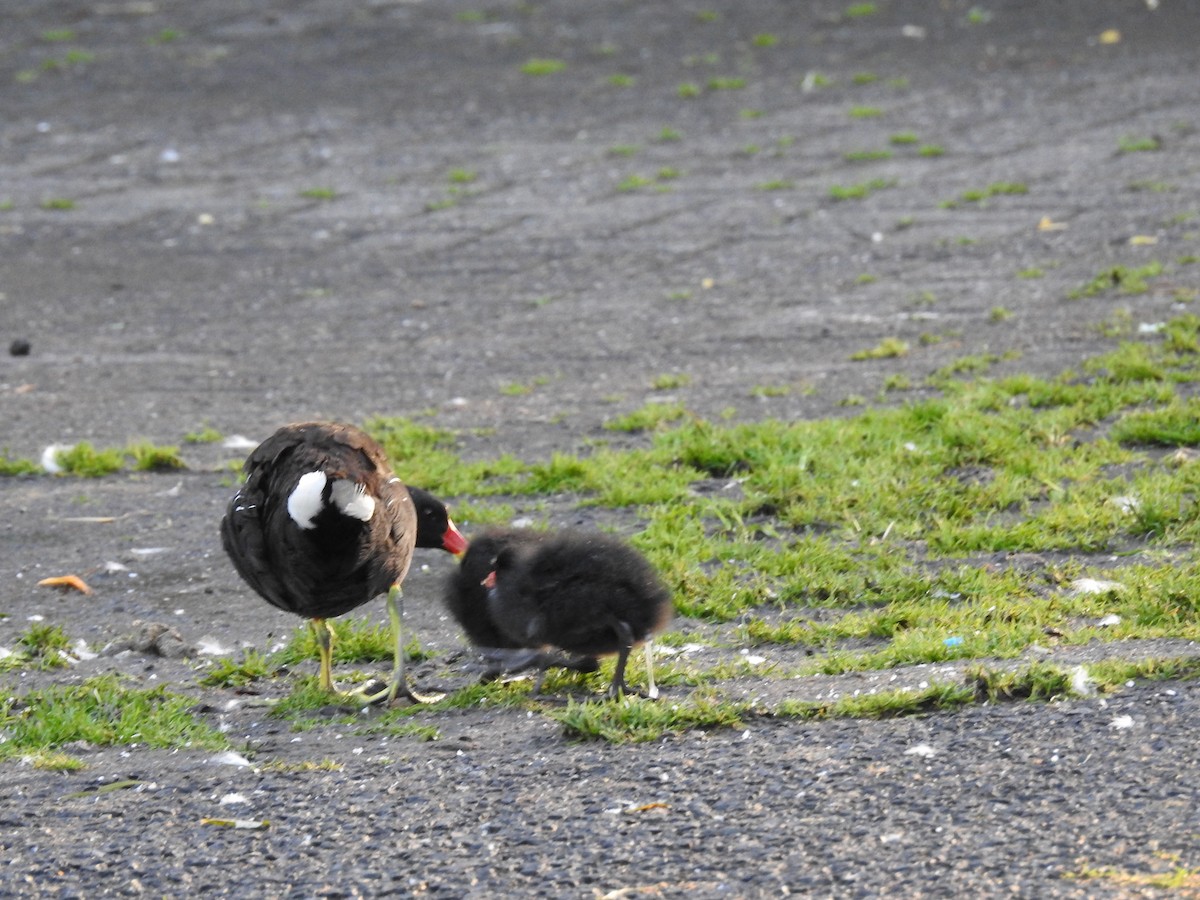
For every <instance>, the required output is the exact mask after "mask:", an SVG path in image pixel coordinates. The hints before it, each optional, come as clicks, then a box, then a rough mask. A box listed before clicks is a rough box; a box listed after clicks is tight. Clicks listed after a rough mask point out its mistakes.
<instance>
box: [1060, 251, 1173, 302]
mask: <svg viewBox="0 0 1200 900" xmlns="http://www.w3.org/2000/svg"><path fill="white" fill-rule="evenodd" d="M1163 268H1164V267H1163V264H1162V263H1161V262H1159V261H1158V260H1153V261H1151V262H1148V263H1146V264H1145V265H1143V266H1133V267H1130V266H1123V265H1118V266H1112V267H1111V268H1108V269H1105V270H1104V271H1102V272H1099V273H1098V274H1097V275H1096V276H1095V277H1094V278H1093V279H1092V280H1091V281H1088V282H1086V283H1084V284H1082V285H1080V286H1079V287H1077V288H1076V289H1075V290H1073V291H1071V292H1070V293H1069V294H1067V297H1068V298H1069V299H1071V300H1078V299H1080V298H1081V297H1095V296H1097V295H1099V294H1104V293H1107V292H1108V291H1117V292H1119V293H1122V294H1144V293H1146V292H1147V291H1149V290H1150V284H1149V281H1150V279H1152V278H1158V277H1159V276H1160V275H1162V274H1163Z"/></svg>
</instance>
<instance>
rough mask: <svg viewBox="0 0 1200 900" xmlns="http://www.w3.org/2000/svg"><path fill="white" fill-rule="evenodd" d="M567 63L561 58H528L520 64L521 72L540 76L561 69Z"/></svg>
mask: <svg viewBox="0 0 1200 900" xmlns="http://www.w3.org/2000/svg"><path fill="white" fill-rule="evenodd" d="M566 67H567V64H566V63H565V62H563V60H561V59H538V58H534V59H530V60H527V61H526V62H524V63H522V64H521V74H523V75H533V76H535V77H541V76H544V75H554V74H556V73H558V72H561V71H563V70H564V69H565V68H566Z"/></svg>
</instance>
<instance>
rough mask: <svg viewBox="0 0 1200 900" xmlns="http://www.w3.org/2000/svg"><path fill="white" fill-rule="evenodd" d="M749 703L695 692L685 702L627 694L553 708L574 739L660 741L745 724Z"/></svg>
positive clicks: (554, 715) (568, 734)
mask: <svg viewBox="0 0 1200 900" xmlns="http://www.w3.org/2000/svg"><path fill="white" fill-rule="evenodd" d="M748 711H749V705H748V704H744V703H732V702H729V701H725V700H721V699H718V698H716V697H712V696H707V695H704V694H702V693H693V694H692V696H691V697H689V698H688V699H687V700H686V701H684V702H683V703H666V702H660V701H654V700H644V699H642V698H640V697H624V698H622V699H619V700H608V701H603V702H600V701H591V702H585V703H577V702H575V701H574V700H568V701H567V705H566V707H565V708H563V709H561V710H551V711H550V712H549V716H550V718H552V719H554V720H555V721H557V722H559V723H560V724H561V725H562V727H563V734H564V735H565V736H566V737H568V738H570V739H572V740H604V741H608V742H610V743H614V744H630V743H645V742H647V741H656V740H659V739H660V738H662V737H664V736H665V735H668V734H678V733H680V732H683V731H689V730H695V729H709V728H742V727H744V722H743V717H744V716H745V715H746V713H747V712H748Z"/></svg>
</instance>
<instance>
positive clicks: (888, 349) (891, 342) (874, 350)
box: [850, 337, 909, 361]
mask: <svg viewBox="0 0 1200 900" xmlns="http://www.w3.org/2000/svg"><path fill="white" fill-rule="evenodd" d="M908 350H909V347H908V341H903V340H901V339H900V338H897V337H887V338H884V339H883V340H882V341H880V342H879V343H878V344H876V345H875V346H874V347H871V348H869V349H867V350H858V351H856V352H854V353H851V354H850V358H851V359H853V360H856V361H857V360H864V359H895V358H896V357H898V356H907V355H908Z"/></svg>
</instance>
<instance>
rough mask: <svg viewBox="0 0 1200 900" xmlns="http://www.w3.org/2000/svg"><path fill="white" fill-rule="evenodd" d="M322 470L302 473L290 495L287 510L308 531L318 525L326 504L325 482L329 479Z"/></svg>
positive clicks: (294, 520)
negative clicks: (317, 520) (318, 518)
mask: <svg viewBox="0 0 1200 900" xmlns="http://www.w3.org/2000/svg"><path fill="white" fill-rule="evenodd" d="M328 480H329V479H327V478H326V477H325V473H324V472H322V471H319V470H318V471H316V472H309V473H308V474H306V475H301V476H300V480H299V481H298V482H297V483H296V488H295V490H293V491H292V493H291V494H289V495H288V500H287V511H288V515H289V516H291V517H292V521H293V522H295V523H296V524H297V525H299V526H300V527H301V528H303V529H304V530H305V531H307V530H308V529H310V528H313V527H315V526H316V522H314V521H313V520H314V519H316V517H317V516H318V514H320V512H321V509H322V508H323V507H324V506H325V499H324V496H323V495H324V493H325V483H326V482H327V481H328Z"/></svg>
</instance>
